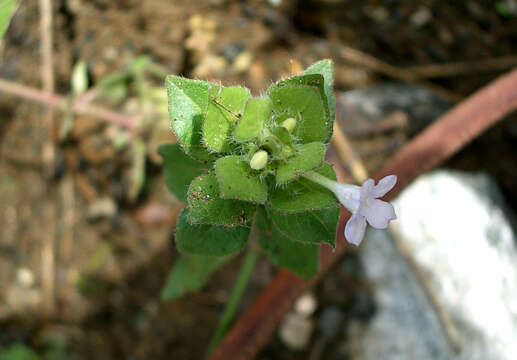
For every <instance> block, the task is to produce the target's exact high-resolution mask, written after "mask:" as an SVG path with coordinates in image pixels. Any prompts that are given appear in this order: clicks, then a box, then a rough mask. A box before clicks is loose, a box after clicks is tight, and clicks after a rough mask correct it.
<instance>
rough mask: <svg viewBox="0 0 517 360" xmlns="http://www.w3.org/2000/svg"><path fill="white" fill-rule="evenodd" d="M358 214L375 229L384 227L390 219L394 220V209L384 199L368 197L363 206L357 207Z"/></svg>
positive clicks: (395, 216)
mask: <svg viewBox="0 0 517 360" xmlns="http://www.w3.org/2000/svg"><path fill="white" fill-rule="evenodd" d="M359 212H360V215H363V216H364V217H365V218H366V220H368V223H369V224H370V225H371V226H373V227H374V228H376V229H386V228H387V227H388V224H389V222H390V221H391V220H395V219H396V218H397V215H395V209H393V205H391V204H390V203H387V202H386V201H382V200H378V199H370V200H369V201H367V203H366V204H365V206H362V207H361V208H360V209H359Z"/></svg>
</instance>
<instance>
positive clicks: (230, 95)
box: [203, 86, 250, 152]
mask: <svg viewBox="0 0 517 360" xmlns="http://www.w3.org/2000/svg"><path fill="white" fill-rule="evenodd" d="M249 97H250V91H249V90H248V89H246V88H243V87H238V86H231V87H218V86H213V87H212V89H211V91H210V100H209V104H208V111H207V113H206V118H205V122H204V123H203V141H204V143H205V145H206V146H207V147H208V148H209V149H210V150H211V151H213V152H226V151H228V150H230V140H231V131H232V130H233V126H234V125H235V123H236V122H237V121H238V120H239V119H240V118H241V117H242V114H243V112H244V106H245V105H246V102H247V101H248V98H249Z"/></svg>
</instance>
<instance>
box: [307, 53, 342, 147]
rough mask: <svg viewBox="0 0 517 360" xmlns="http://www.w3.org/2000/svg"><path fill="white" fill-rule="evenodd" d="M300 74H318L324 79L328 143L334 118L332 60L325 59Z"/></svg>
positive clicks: (334, 101) (334, 99)
mask: <svg viewBox="0 0 517 360" xmlns="http://www.w3.org/2000/svg"><path fill="white" fill-rule="evenodd" d="M302 74H320V75H322V76H323V79H324V91H325V96H326V98H327V103H328V111H329V119H328V122H327V128H328V135H327V140H326V141H324V142H328V141H329V140H330V137H331V136H332V125H333V123H334V118H335V116H336V98H335V96H334V65H333V63H332V60H329V59H326V60H321V61H318V62H317V63H314V64H312V65H311V66H309V67H308V68H307V69H305V71H304V72H303V73H302Z"/></svg>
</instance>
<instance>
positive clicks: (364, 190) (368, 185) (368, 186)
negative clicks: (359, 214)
mask: <svg viewBox="0 0 517 360" xmlns="http://www.w3.org/2000/svg"><path fill="white" fill-rule="evenodd" d="M374 185H375V181H373V179H368V180H365V181H364V183H363V185H361V200H363V199H367V198H369V197H372V196H371V195H370V193H371V192H372V189H373V186H374Z"/></svg>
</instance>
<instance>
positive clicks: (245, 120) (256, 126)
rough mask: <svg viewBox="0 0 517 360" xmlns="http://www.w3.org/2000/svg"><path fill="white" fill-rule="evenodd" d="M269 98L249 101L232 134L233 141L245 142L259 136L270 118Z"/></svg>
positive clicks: (270, 106)
mask: <svg viewBox="0 0 517 360" xmlns="http://www.w3.org/2000/svg"><path fill="white" fill-rule="evenodd" d="M271 109H272V105H271V100H269V98H267V97H265V98H260V99H249V100H248V103H247V105H246V109H244V114H243V115H242V118H241V120H240V121H239V124H238V125H237V127H236V128H235V131H234V132H233V136H234V138H235V140H237V141H239V142H245V141H250V140H253V139H255V138H257V137H259V136H260V134H261V132H262V128H263V127H264V124H266V123H267V121H268V120H269V118H270V116H271Z"/></svg>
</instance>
